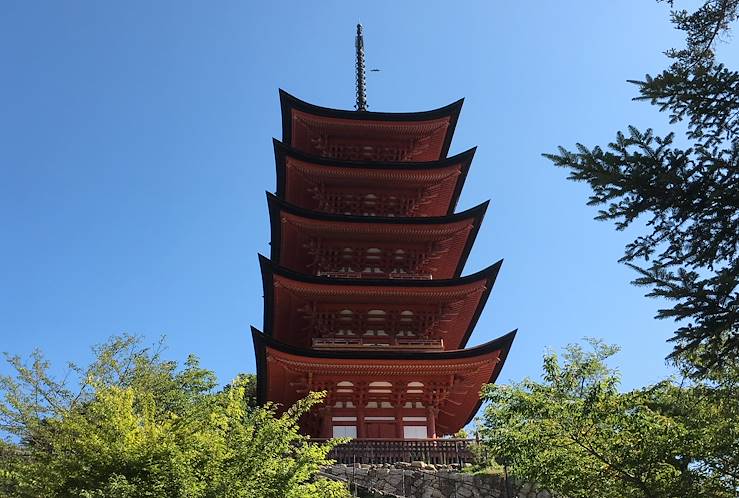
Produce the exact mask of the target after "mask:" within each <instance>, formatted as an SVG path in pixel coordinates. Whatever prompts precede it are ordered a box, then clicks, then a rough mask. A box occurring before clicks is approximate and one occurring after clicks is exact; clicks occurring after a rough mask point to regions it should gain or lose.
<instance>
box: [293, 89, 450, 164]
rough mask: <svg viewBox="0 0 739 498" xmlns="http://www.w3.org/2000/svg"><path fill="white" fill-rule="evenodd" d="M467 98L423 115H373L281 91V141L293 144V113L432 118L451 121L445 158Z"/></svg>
mask: <svg viewBox="0 0 739 498" xmlns="http://www.w3.org/2000/svg"><path fill="white" fill-rule="evenodd" d="M463 103H464V99H459V100H457V101H456V102H453V103H451V104H449V105H447V106H444V107H440V108H438V109H433V110H430V111H421V112H373V111H350V110H346V109H331V108H329V107H321V106H317V105H313V104H309V103H308V102H305V101H303V100H300V99H299V98H297V97H294V96H292V95H290V94H289V93H287V92H286V91H285V90H283V89H281V88H280V108H281V110H282V141H283V142H285V143H287V144H291V143H292V125H291V116H292V110H293V109H295V110H297V111H301V112H304V113H306V114H311V115H314V116H321V117H327V118H336V119H351V120H355V121H394V122H401V123H402V122H406V123H412V122H418V121H429V120H433V119H440V118H446V117H448V118H449V126H448V127H447V130H446V136H445V138H444V145H443V147H442V149H441V153H440V157H446V155H447V153H448V152H449V146H450V145H451V142H452V136H453V135H454V129H455V128H456V126H457V120H458V119H459V113H460V111H461V110H462V104H463Z"/></svg>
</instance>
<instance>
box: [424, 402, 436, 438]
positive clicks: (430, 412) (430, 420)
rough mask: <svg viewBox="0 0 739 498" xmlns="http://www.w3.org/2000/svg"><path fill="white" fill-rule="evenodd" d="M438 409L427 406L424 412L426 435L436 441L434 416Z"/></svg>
mask: <svg viewBox="0 0 739 498" xmlns="http://www.w3.org/2000/svg"><path fill="white" fill-rule="evenodd" d="M438 412H439V409H438V408H436V407H433V406H429V407H428V409H427V410H426V433H427V434H426V435H427V436H428V437H429V438H431V439H436V414H437V413H438Z"/></svg>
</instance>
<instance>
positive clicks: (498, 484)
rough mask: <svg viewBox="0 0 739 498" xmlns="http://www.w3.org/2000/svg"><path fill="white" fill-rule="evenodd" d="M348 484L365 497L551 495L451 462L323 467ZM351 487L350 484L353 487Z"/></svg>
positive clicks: (535, 497)
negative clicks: (475, 471)
mask: <svg viewBox="0 0 739 498" xmlns="http://www.w3.org/2000/svg"><path fill="white" fill-rule="evenodd" d="M324 474H327V475H331V476H335V477H337V478H339V479H341V480H343V481H346V482H348V483H349V484H350V485H351V484H352V483H356V484H357V485H358V486H359V487H360V489H361V491H362V494H360V496H362V495H363V496H367V497H373V498H374V497H378V498H379V497H383V498H384V497H403V498H554V497H552V495H550V494H549V493H547V492H545V491H536V490H534V489H533V488H532V487H531V486H529V485H526V484H524V485H520V484H515V483H509V486H510V489H509V494H507V493H506V483H505V479H503V477H501V476H497V475H491V474H470V473H465V472H460V470H459V468H458V467H456V466H453V465H436V466H434V465H428V464H425V463H423V462H411V463H402V462H401V463H395V464H375V465H371V464H354V465H344V464H336V465H332V466H330V467H326V468H325V469H324ZM352 489H353V488H352Z"/></svg>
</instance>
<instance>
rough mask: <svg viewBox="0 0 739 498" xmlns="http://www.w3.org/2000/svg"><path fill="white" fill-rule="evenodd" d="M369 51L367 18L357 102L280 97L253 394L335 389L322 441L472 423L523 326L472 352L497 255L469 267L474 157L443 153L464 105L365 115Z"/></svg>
mask: <svg viewBox="0 0 739 498" xmlns="http://www.w3.org/2000/svg"><path fill="white" fill-rule="evenodd" d="M362 49H363V46H362V39H361V27H359V26H358V36H357V53H358V57H357V69H358V70H357V110H356V111H345V110H335V109H328V108H323V107H317V106H314V105H311V104H308V103H306V102H302V101H300V100H298V99H296V98H294V97H292V96H290V95H288V94H287V93H285V92H282V91H281V92H280V102H281V106H282V134H283V139H282V141H281V142H280V141H275V142H274V148H275V159H276V167H277V191H276V195H271V194H268V203H269V213H270V222H271V232H272V242H271V254H270V258H269V259H267V258H265V257H261V256H260V264H261V270H262V279H263V285H264V300H265V306H264V332H260V331H258V330H256V329H252V335H253V340H254V347H255V352H256V356H257V376H258V398H259V401H260V402H265V401H272V402H276V403H279V404H281V405H282V406H283V407H287V406H289V405H291V404H292V403H294V402H295V401H297V400H298V399H300V398H302V397H304V396H305V395H306V394H307V393H308V392H310V391H326V392H327V398H326V401H325V403H324V405H323V406H322V407H321V408H319V409H317V410H315V411H314V412H313V413H311V414H310V416H308V417H306V418H305V420H304V422H303V430H304V431H305V432H306V433H308V434H311V435H312V436H314V437H343V436H350V437H355V438H359V439H435V438H437V437H440V436H442V435H448V434H453V433H455V432H457V431H458V430H459V429H461V428H462V427H464V426H465V425H466V424H467V423H468V422H469V421H470V420H471V419H472V417H473V416H474V414H475V413H476V411H477V409H478V408H479V405H480V400H479V392H480V388H481V386H482V385H483V384H485V383H489V382H494V381H495V379H496V378H497V376H498V374H499V372H500V369H501V368H502V366H503V362H504V361H505V358H506V356H507V354H508V350H509V349H510V346H511V343H512V341H513V338H514V335H515V332H511V333H509V334H507V335H505V336H503V337H500V338H499V339H496V340H494V341H492V342H488V343H486V344H483V345H480V346H476V347H473V348H469V349H465V346H466V344H467V341H468V339H469V337H470V334H471V332H472V330H473V328H474V326H475V323H476V322H477V319H478V317H479V316H480V313H481V311H482V309H483V307H484V305H485V302H486V301H487V299H488V296H489V294H490V291H491V289H492V286H493V283H494V282H495V278H496V275H497V273H498V270H499V268H500V265H501V262H500V261H499V262H497V263H495V264H494V265H492V266H490V267H488V268H487V269H485V270H482V271H480V272H477V273H475V274H472V275H468V276H460V275H461V273H462V269H463V268H464V265H465V262H466V260H467V256H468V254H469V252H470V249H471V247H472V244H473V242H474V239H475V236H476V234H477V231H478V229H479V227H480V224H481V222H482V218H483V216H484V214H485V210H486V208H487V202H486V203H483V204H481V205H479V206H477V207H474V208H472V209H469V210H466V211H463V212H460V213H456V214H455V213H454V208H455V205H456V202H457V199H458V197H459V194H460V191H461V189H462V186H463V184H464V180H465V177H466V174H467V170H468V168H469V166H470V163H471V161H472V157H473V155H474V149H471V150H469V151H467V152H463V153H462V154H458V155H456V156H453V157H449V158H447V157H446V156H447V152H448V150H449V146H450V143H451V139H452V134H453V132H454V128H455V126H456V123H457V117H458V115H459V112H460V110H461V107H462V101H461V100H460V101H458V102H455V103H453V104H451V105H449V106H447V107H443V108H441V109H436V110H433V111H427V112H416V113H381V112H368V111H367V110H366V103H365V96H364V61H363V50H362Z"/></svg>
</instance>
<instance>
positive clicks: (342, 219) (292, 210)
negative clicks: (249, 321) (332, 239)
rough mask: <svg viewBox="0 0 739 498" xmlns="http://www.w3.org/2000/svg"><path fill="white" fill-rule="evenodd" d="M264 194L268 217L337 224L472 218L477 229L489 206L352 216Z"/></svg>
mask: <svg viewBox="0 0 739 498" xmlns="http://www.w3.org/2000/svg"><path fill="white" fill-rule="evenodd" d="M266 194H267V204H268V205H269V211H270V216H271V215H272V211H273V209H274V211H275V214H276V213H277V212H281V211H285V212H287V213H289V214H292V215H295V216H300V217H302V218H308V219H311V220H320V221H329V222H338V223H364V224H369V223H375V224H378V223H379V224H386V225H443V224H445V223H456V222H458V221H462V220H465V219H468V218H473V219H474V220H475V226H476V227H477V228H479V226H480V224H481V223H482V220H483V218H484V217H485V212H486V211H487V209H488V205H489V204H490V201H489V200H488V201H485V202H483V203H481V204H478V205H477V206H475V207H472V208H470V209H467V210H465V211H462V212H460V213H454V214H447V215H444V216H361V215H352V214H335V213H326V212H323V211H314V210H312V209H305V208H302V207H300V206H296V205H295V204H290V203H289V202H287V201H284V200H282V199H280V198H279V197H277V196H276V195H274V194H272V193H271V192H266ZM475 233H477V231H475ZM273 259H274V258H273Z"/></svg>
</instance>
